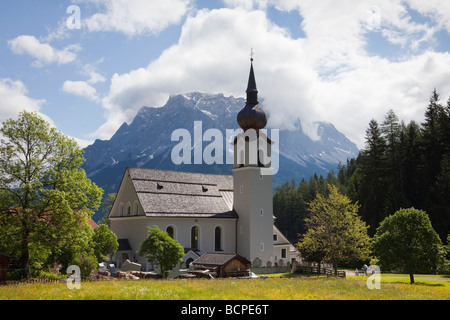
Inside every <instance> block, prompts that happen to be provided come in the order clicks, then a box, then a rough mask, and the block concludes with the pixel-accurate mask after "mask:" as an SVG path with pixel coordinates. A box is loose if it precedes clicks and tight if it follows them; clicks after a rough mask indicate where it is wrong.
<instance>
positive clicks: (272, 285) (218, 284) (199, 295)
mask: <svg viewBox="0 0 450 320" xmlns="http://www.w3.org/2000/svg"><path fill="white" fill-rule="evenodd" d="M404 276H406V275H404ZM419 277H420V276H419V275H417V276H416V278H419ZM434 277H438V276H430V277H429V279H430V280H428V279H426V280H422V279H417V280H416V283H415V284H413V285H411V284H409V278H407V277H405V278H403V277H402V275H383V276H382V277H381V283H380V286H381V288H380V289H368V287H367V277H364V276H358V277H356V276H347V278H334V277H329V278H326V277H320V278H318V277H315V276H311V277H304V276H302V277H298V276H297V277H290V276H289V275H282V277H280V275H277V276H270V277H268V278H265V279H263V278H260V279H220V280H219V279H216V280H205V279H195V280H138V281H98V282H81V288H80V289H78V290H77V289H72V290H69V289H68V288H67V286H66V284H65V283H54V284H20V285H8V286H2V287H0V300H450V282H449V281H443V280H450V278H448V276H447V278H445V277H442V276H441V277H440V278H439V279H440V280H434ZM420 278H421V277H420Z"/></svg>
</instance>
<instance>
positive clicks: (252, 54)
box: [250, 48, 255, 62]
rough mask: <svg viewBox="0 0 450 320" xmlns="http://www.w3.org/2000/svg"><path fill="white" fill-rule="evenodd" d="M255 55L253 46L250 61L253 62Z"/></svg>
mask: <svg viewBox="0 0 450 320" xmlns="http://www.w3.org/2000/svg"><path fill="white" fill-rule="evenodd" d="M254 55H255V53H254V52H253V48H251V49H250V61H252V62H253V56H254Z"/></svg>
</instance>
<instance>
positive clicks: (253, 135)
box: [233, 58, 274, 266]
mask: <svg viewBox="0 0 450 320" xmlns="http://www.w3.org/2000/svg"><path fill="white" fill-rule="evenodd" d="M237 122H238V124H239V126H240V127H241V128H242V129H243V133H241V134H239V135H238V136H237V137H236V139H235V141H234V167H233V184H234V185H233V188H234V209H235V211H236V212H237V214H238V215H239V219H238V222H237V229H236V247H237V253H238V254H240V255H241V256H243V257H245V258H247V259H248V260H249V261H250V262H252V264H253V265H254V266H258V265H259V263H261V264H262V265H263V266H266V265H267V262H269V261H270V262H271V263H272V264H273V262H274V256H273V202H272V183H273V182H272V171H273V170H272V167H271V163H270V162H268V161H267V159H268V157H267V156H268V155H269V154H271V144H272V142H271V141H270V139H269V138H268V137H267V136H266V135H265V134H264V133H263V131H262V129H263V128H264V127H265V126H266V124H267V117H266V114H265V113H264V111H263V110H262V109H261V108H260V107H259V106H258V90H257V88H256V81H255V74H254V70H253V58H252V59H251V65H250V76H249V79H248V86H247V101H246V105H245V107H244V108H243V109H242V110H241V111H240V112H239V114H238V116H237Z"/></svg>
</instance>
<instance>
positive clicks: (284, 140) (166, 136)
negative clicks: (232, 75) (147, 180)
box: [84, 92, 359, 193]
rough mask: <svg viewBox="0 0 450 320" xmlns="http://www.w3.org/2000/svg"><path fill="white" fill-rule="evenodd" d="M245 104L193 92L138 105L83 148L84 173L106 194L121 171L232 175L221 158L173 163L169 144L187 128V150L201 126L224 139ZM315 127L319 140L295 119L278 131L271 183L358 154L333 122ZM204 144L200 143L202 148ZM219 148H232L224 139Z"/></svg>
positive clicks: (114, 187)
mask: <svg viewBox="0 0 450 320" xmlns="http://www.w3.org/2000/svg"><path fill="white" fill-rule="evenodd" d="M244 106H245V99H243V98H234V97H232V96H231V97H225V96H224V95H223V94H206V93H199V92H193V93H188V94H179V95H174V96H171V97H170V98H169V100H168V101H167V103H166V105H164V106H163V107H160V108H153V107H143V108H141V109H140V111H139V112H138V113H137V115H136V117H135V118H134V120H133V121H132V122H131V123H130V124H127V123H124V124H123V125H122V126H121V127H120V128H119V130H117V132H116V133H115V134H114V136H113V137H112V138H111V139H110V140H97V141H95V143H94V144H92V145H90V146H88V147H87V148H86V149H85V159H86V160H85V163H84V169H85V170H86V173H87V175H88V177H89V178H90V179H91V180H93V181H94V182H96V183H97V184H98V185H99V186H100V187H102V188H103V189H104V190H105V192H107V193H109V192H116V191H117V188H118V187H119V183H120V181H121V179H122V175H123V172H124V170H125V168H126V167H142V168H152V169H164V170H177V171H190V172H203V173H221V174H231V168H232V165H231V164H226V161H225V160H224V164H212V165H207V164H205V163H204V162H202V164H181V165H176V164H174V162H173V161H172V159H171V153H172V149H173V148H174V147H175V146H176V145H177V144H178V143H179V141H178V140H177V141H172V133H173V132H174V131H175V130H177V129H186V130H187V131H188V132H189V134H190V137H191V138H192V144H191V145H192V149H193V148H194V145H195V144H196V143H199V142H198V141H194V139H195V136H196V132H197V133H198V128H197V131H196V132H195V130H194V123H197V124H198V123H199V122H201V126H202V128H201V129H202V131H201V132H202V134H203V133H204V132H205V131H206V130H208V129H211V128H214V129H219V130H220V131H221V132H222V134H223V137H224V138H225V137H226V130H227V129H233V130H236V129H239V126H238V124H237V122H236V116H237V114H238V112H239V111H240V110H241V109H242V108H243V107H244ZM268 117H269V118H270V114H268ZM316 126H317V137H318V138H317V139H314V140H312V139H311V138H310V137H308V136H307V135H306V134H304V132H303V130H302V128H301V124H300V121H297V125H296V129H295V130H293V131H288V130H280V131H279V170H278V173H277V175H276V176H275V177H274V182H275V184H277V183H283V182H285V181H289V180H291V179H292V178H295V179H296V180H297V181H300V180H301V178H306V179H308V178H309V177H310V176H311V175H313V174H314V173H317V174H318V175H320V174H324V175H325V174H327V173H328V172H329V171H330V170H333V169H336V167H337V165H338V164H339V163H345V162H346V161H347V159H348V158H353V157H356V156H357V154H358V152H359V151H358V148H357V146H356V144H354V143H353V142H351V141H350V140H348V139H347V138H346V137H345V136H344V135H343V134H342V133H340V132H339V131H337V130H336V128H335V127H334V126H333V125H332V124H330V123H323V122H318V123H316ZM274 129H276V128H274ZM269 130H270V128H269ZM197 138H198V136H197ZM200 143H201V141H200ZM209 143H210V142H203V148H204V147H205V146H207V145H208V144H209ZM223 146H224V148H225V147H228V148H230V149H231V146H230V144H229V143H227V141H224V143H223ZM224 159H225V156H224ZM192 163H194V161H192Z"/></svg>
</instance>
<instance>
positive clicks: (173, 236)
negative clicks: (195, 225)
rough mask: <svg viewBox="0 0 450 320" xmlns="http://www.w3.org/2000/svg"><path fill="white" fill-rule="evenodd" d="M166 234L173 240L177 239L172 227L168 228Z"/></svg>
mask: <svg viewBox="0 0 450 320" xmlns="http://www.w3.org/2000/svg"><path fill="white" fill-rule="evenodd" d="M166 232H167V233H168V234H169V236H170V237H171V238H172V239H175V229H174V228H173V227H172V226H168V227H167V229H166Z"/></svg>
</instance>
